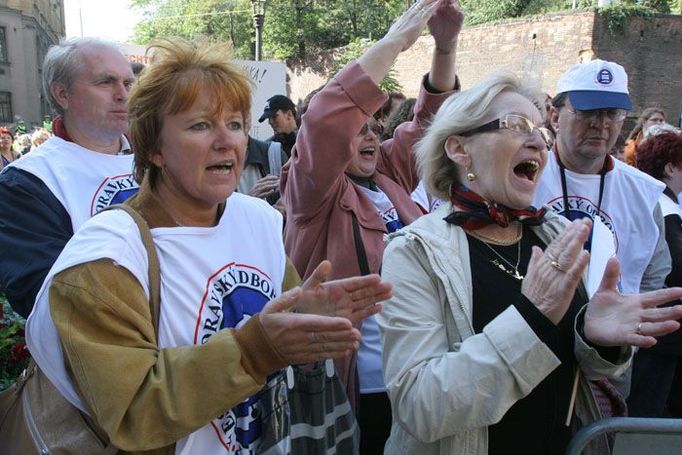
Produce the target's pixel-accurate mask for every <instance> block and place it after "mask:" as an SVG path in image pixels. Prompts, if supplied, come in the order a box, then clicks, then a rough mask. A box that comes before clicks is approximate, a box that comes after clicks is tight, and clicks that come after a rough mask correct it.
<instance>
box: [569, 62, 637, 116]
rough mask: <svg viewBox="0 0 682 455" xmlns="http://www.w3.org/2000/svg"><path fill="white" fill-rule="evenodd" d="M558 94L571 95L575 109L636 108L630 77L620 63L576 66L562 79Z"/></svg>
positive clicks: (594, 63)
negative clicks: (631, 95) (629, 83)
mask: <svg viewBox="0 0 682 455" xmlns="http://www.w3.org/2000/svg"><path fill="white" fill-rule="evenodd" d="M556 93H557V94H559V93H567V94H568V99H569V100H570V101H571V104H572V105H573V107H574V108H575V109H579V110H582V111H589V110H594V109H614V108H615V109H626V110H628V111H629V110H631V109H632V101H630V92H629V91H628V75H627V73H626V72H625V69H624V68H623V67H622V66H620V65H619V64H617V63H613V62H607V61H605V60H592V61H591V62H589V63H579V64H577V65H573V66H572V67H570V68H569V69H568V71H566V72H565V73H564V74H563V75H562V76H561V77H560V78H559V82H557V85H556Z"/></svg>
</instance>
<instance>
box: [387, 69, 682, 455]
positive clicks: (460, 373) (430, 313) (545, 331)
mask: <svg viewBox="0 0 682 455" xmlns="http://www.w3.org/2000/svg"><path fill="white" fill-rule="evenodd" d="M543 110H544V96H543V95H542V93H540V92H539V91H536V90H534V89H532V88H531V87H528V86H527V85H526V84H524V83H522V82H521V81H520V80H519V79H518V78H517V77H515V76H513V75H511V74H509V73H502V74H496V75H493V76H490V77H487V78H486V79H484V80H483V81H482V82H480V83H478V84H476V85H475V86H474V87H472V88H471V89H470V90H467V91H464V92H462V93H460V94H458V95H457V96H454V97H451V98H450V99H448V100H447V101H446V102H445V103H444V104H443V105H442V106H441V108H440V110H439V111H438V114H436V116H435V117H434V119H433V122H432V124H431V126H430V127H429V130H428V131H427V132H426V134H425V136H424V138H423V139H422V141H421V142H420V143H419V144H418V145H417V147H416V154H417V162H418V164H419V167H420V171H421V172H420V173H421V176H422V178H423V180H424V182H425V184H426V188H427V191H429V192H430V193H431V194H434V195H436V196H438V197H440V198H442V199H444V200H447V201H449V202H448V203H445V204H443V205H442V206H441V207H440V208H439V209H438V210H436V211H435V212H433V213H431V214H428V215H425V216H424V217H422V218H420V219H419V220H417V221H416V222H414V223H413V224H412V225H410V226H408V227H406V228H405V229H403V230H401V231H399V232H397V233H395V234H392V235H391V236H390V237H389V243H388V245H387V247H386V251H385V253H384V261H383V269H382V276H383V277H384V278H385V279H386V280H388V281H390V282H392V283H393V284H394V289H393V294H394V296H393V298H391V299H389V300H388V301H387V302H386V303H385V304H384V310H383V311H382V313H381V314H380V315H378V316H377V320H378V321H379V326H380V328H381V339H382V343H383V348H384V352H383V362H384V363H383V365H384V377H385V380H386V385H387V388H388V393H389V396H390V398H391V404H392V406H393V418H394V422H395V424H394V426H393V428H392V431H391V436H390V438H389V440H388V442H387V445H386V453H387V454H416V455H429V454H462V455H465V454H466V455H486V454H513V453H523V454H538V455H539V454H544V455H546V454H561V453H564V452H565V451H566V447H567V444H568V442H569V440H570V438H571V436H572V434H573V432H574V431H575V429H576V428H578V427H581V426H583V425H586V424H588V423H591V422H592V421H593V420H595V419H597V418H599V415H598V409H597V405H596V403H595V400H594V398H593V397H592V395H591V392H590V387H589V385H588V381H587V380H590V379H598V378H603V377H608V376H615V375H619V374H621V373H622V372H623V371H624V370H625V369H626V368H627V367H628V365H629V363H630V359H631V357H632V351H633V350H632V348H631V346H639V347H648V346H651V345H652V344H654V343H655V342H656V339H655V338H654V337H655V336H658V335H662V334H665V333H669V332H672V331H674V330H676V329H677V328H678V327H679V323H678V322H676V321H675V320H676V319H679V318H680V316H681V315H682V305H678V306H675V307H670V308H656V306H657V305H659V304H661V303H664V302H668V301H670V300H671V299H677V298H679V297H680V296H682V289H681V288H673V289H665V290H661V291H655V292H650V293H646V294H642V295H622V294H620V293H619V292H618V290H617V288H616V283H617V282H618V275H619V272H618V268H619V265H618V261H617V260H616V259H615V258H611V259H610V260H609V261H608V263H606V269H605V270H606V271H605V273H604V276H603V278H602V281H601V285H600V286H599V287H598V289H596V290H593V291H596V292H594V294H593V295H589V294H588V293H587V291H586V288H585V286H584V282H583V280H582V278H583V274H584V272H585V269H586V267H587V264H588V261H589V253H588V252H587V251H585V250H583V244H584V243H585V241H586V240H587V239H588V237H589V236H590V231H591V227H592V226H591V223H590V221H587V220H584V219H583V220H577V221H574V222H573V223H571V224H568V226H567V225H566V224H567V223H568V221H566V220H564V219H563V218H562V217H560V216H558V215H556V214H554V213H553V212H551V211H549V210H547V209H545V208H541V209H539V210H536V209H535V208H533V207H531V206H530V204H531V202H532V200H533V194H534V192H535V188H536V185H537V182H538V179H539V177H540V173H541V172H542V170H543V168H544V166H545V164H546V162H547V148H548V144H550V143H551V136H550V132H549V131H548V130H546V129H545V128H543V127H542V121H543V115H542V111H543ZM603 442H604V441H599V442H598V444H601V443H603ZM597 449H598V451H597V452H596V453H608V452H607V451H604V450H603V449H606V448H605V447H604V446H603V445H602V446H601V447H598V448H597ZM606 450H608V449H606Z"/></svg>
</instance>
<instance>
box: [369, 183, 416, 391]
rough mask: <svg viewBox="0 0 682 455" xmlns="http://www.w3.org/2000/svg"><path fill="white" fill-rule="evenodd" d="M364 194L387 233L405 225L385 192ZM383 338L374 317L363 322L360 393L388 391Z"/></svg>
mask: <svg viewBox="0 0 682 455" xmlns="http://www.w3.org/2000/svg"><path fill="white" fill-rule="evenodd" d="M360 188H361V189H362V192H363V193H364V195H365V196H367V199H369V200H370V201H371V202H372V204H374V207H375V208H376V210H377V213H378V214H379V216H380V217H381V219H382V220H384V225H385V226H386V231H387V232H389V233H390V232H395V231H397V230H399V229H402V228H403V227H404V226H405V225H404V224H403V222H402V221H400V217H399V216H398V211H397V210H396V209H395V207H394V206H393V203H392V202H391V200H390V199H389V198H388V196H386V193H384V192H383V191H381V190H379V191H372V190H370V189H369V188H365V187H362V186H360ZM381 365H382V364H381V337H380V336H379V326H378V325H377V322H376V320H375V319H374V316H371V317H368V318H367V319H365V320H363V321H362V338H361V339H360V349H359V350H358V363H357V368H358V379H359V380H360V393H380V392H385V391H386V384H384V374H383V370H382V366H381Z"/></svg>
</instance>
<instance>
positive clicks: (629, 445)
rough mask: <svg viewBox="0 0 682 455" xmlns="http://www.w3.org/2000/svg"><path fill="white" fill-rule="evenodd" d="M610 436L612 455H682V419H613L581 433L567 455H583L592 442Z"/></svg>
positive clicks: (598, 422)
mask: <svg viewBox="0 0 682 455" xmlns="http://www.w3.org/2000/svg"><path fill="white" fill-rule="evenodd" d="M604 433H611V434H612V435H613V437H614V446H613V451H612V452H611V455H680V454H682V419H649V418H642V417H612V418H609V419H603V420H598V421H596V422H594V423H592V424H591V425H588V426H586V427H584V428H582V429H581V430H580V431H578V432H577V433H576V434H575V436H573V439H571V442H570V444H569V445H568V449H567V450H566V455H580V454H582V451H583V449H584V448H585V447H586V446H587V445H588V444H589V443H590V442H592V440H593V439H594V438H596V437H598V436H600V435H603V434H604Z"/></svg>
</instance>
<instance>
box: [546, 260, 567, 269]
mask: <svg viewBox="0 0 682 455" xmlns="http://www.w3.org/2000/svg"><path fill="white" fill-rule="evenodd" d="M549 263H550V264H551V265H552V267H554V268H555V269H557V270H558V271H560V272H565V271H566V269H564V267H563V266H562V265H561V264H560V263H559V261H556V260H551V261H549Z"/></svg>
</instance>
